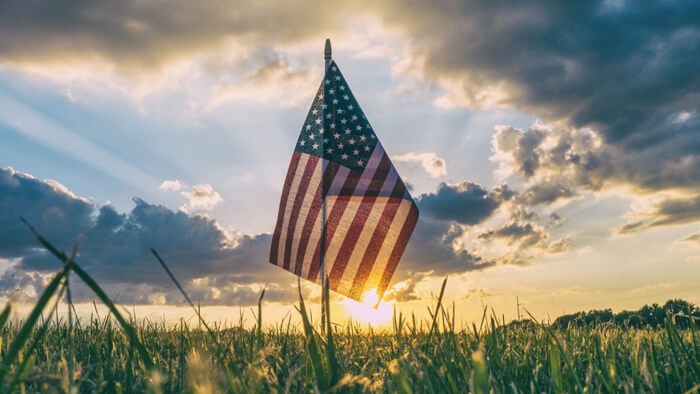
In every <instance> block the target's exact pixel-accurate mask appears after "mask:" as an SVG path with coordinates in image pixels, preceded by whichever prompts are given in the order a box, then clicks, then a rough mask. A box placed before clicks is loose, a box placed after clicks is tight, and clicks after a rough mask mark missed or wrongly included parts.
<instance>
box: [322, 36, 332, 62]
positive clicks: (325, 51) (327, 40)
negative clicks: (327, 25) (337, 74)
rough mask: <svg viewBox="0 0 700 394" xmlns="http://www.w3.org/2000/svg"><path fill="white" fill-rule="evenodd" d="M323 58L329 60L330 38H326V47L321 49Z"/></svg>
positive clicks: (330, 54)
mask: <svg viewBox="0 0 700 394" xmlns="http://www.w3.org/2000/svg"><path fill="white" fill-rule="evenodd" d="M323 55H324V56H323V58H324V59H326V60H330V59H331V56H332V53H331V40H330V38H326V46H325V48H324V49H323Z"/></svg>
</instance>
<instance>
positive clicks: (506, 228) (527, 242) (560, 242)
mask: <svg viewBox="0 0 700 394" xmlns="http://www.w3.org/2000/svg"><path fill="white" fill-rule="evenodd" d="M549 237H550V235H549V233H548V232H547V231H546V230H545V229H543V228H542V227H540V226H538V225H536V224H534V223H531V222H521V221H517V220H512V221H510V222H508V223H505V224H504V225H503V226H501V227H500V228H498V229H495V230H490V231H486V232H483V233H481V234H479V236H478V238H479V239H480V240H483V241H487V242H488V241H493V240H498V239H500V240H504V241H505V242H506V243H507V244H508V245H516V246H517V250H518V252H527V251H528V250H531V249H539V250H542V251H545V252H547V253H561V252H565V251H567V250H569V240H568V239H566V238H560V239H556V240H554V241H551V242H550V241H549Z"/></svg>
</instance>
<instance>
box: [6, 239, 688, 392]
mask: <svg viewBox="0 0 700 394" xmlns="http://www.w3.org/2000/svg"><path fill="white" fill-rule="evenodd" d="M38 239H39V241H40V242H41V243H42V244H43V245H44V246H45V247H46V248H47V249H48V250H49V251H50V252H51V253H53V254H54V255H55V256H56V257H57V258H59V259H60V260H61V261H62V262H63V263H64V265H63V266H64V268H63V270H61V271H60V272H58V273H57V274H56V275H55V277H54V278H53V279H52V280H51V282H50V283H48V285H47V286H46V290H45V291H44V293H43V294H42V295H41V296H40V297H39V299H38V301H37V303H36V305H35V306H34V309H33V310H32V312H31V313H30V314H29V316H27V317H26V318H25V319H24V320H23V321H22V322H16V321H10V320H9V316H10V314H11V308H10V306H9V305H8V306H7V307H5V309H4V310H3V311H2V313H1V314H0V340H1V343H0V356H1V360H2V362H1V365H0V392H3V393H5V392H81V393H82V392H86V393H92V392H107V393H112V392H125V393H131V392H153V393H160V392H192V393H208V392H250V393H258V392H291V393H299V392H391V393H393V392H400V393H413V392H415V393H446V392H458V393H463V392H473V393H487V392H497V393H515V392H527V393H530V392H538V393H539V392H570V393H575V392H589V393H598V392H634V393H637V392H657V393H684V392H688V393H697V392H700V384H699V383H700V332H698V328H697V327H696V324H695V323H692V321H691V324H690V325H689V327H688V328H680V327H679V326H678V325H676V324H675V323H674V321H673V319H672V318H671V317H669V318H668V319H666V321H665V322H664V324H663V326H662V327H660V328H656V329H624V328H621V327H619V326H617V325H589V326H577V327H568V328H566V329H556V330H555V329H553V328H551V327H549V326H547V325H543V324H539V323H537V322H532V321H523V322H516V323H511V324H504V323H503V322H499V321H498V319H497V318H496V317H495V316H493V315H491V314H488V313H487V311H486V310H485V311H484V316H483V319H482V320H481V323H480V324H478V325H476V324H474V325H472V327H470V328H469V329H463V328H458V327H456V325H455V322H454V316H455V313H454V311H453V310H452V308H451V307H445V306H443V303H442V295H443V294H444V293H443V292H444V288H445V287H444V286H445V282H444V283H443V287H442V292H441V293H440V296H439V298H438V300H437V302H436V305H435V307H434V308H432V310H431V313H430V316H431V319H429V320H427V321H416V319H415V318H414V317H413V316H404V315H400V314H399V315H395V316H394V320H393V327H392V329H390V330H388V331H382V332H377V331H373V330H371V329H368V328H366V327H365V328H361V327H359V326H356V325H352V324H351V325H346V326H338V325H334V324H331V323H330V322H328V321H327V324H326V325H325V326H324V327H320V326H319V325H317V324H314V323H313V322H312V321H310V318H309V316H308V314H307V308H306V305H305V304H304V300H303V299H302V298H301V296H300V298H299V304H298V312H299V314H300V316H301V321H302V324H301V325H299V326H295V325H293V324H292V323H291V319H287V320H284V321H281V322H279V324H278V325H277V326H274V327H268V328H265V329H263V328H262V324H261V322H262V314H263V313H264V307H263V301H264V292H263V293H262V294H261V296H260V303H259V304H258V309H257V324H256V325H255V327H253V328H252V329H244V328H227V329H218V328H217V327H211V326H209V325H208V324H207V322H204V321H201V322H200V324H202V329H198V328H197V329H195V328H193V327H189V326H187V325H185V324H184V323H182V324H180V325H175V326H169V325H165V324H163V323H160V324H156V323H149V322H143V321H142V322H138V323H136V322H133V321H130V320H128V319H127V318H125V317H124V316H123V314H122V313H120V312H119V308H117V307H116V305H114V304H113V303H112V302H111V301H110V299H109V298H108V297H107V296H106V294H104V292H103V291H102V289H101V288H100V286H99V284H98V283H96V282H95V281H94V280H92V278H91V277H90V276H89V275H88V274H87V273H85V272H84V271H83V270H82V269H81V268H80V266H79V265H77V264H76V263H75V262H74V261H73V258H72V257H71V256H67V255H65V254H64V253H63V252H61V251H59V250H56V249H55V248H54V247H53V246H52V245H51V244H49V243H48V242H47V241H46V240H44V239H43V238H41V237H40V236H38ZM154 254H155V253H154ZM156 257H157V255H156ZM159 260H160V259H159ZM161 262H162V261H161ZM163 266H164V268H165V270H166V271H167V272H168V274H170V272H169V271H168V270H167V266H166V265H165V264H164V263H163ZM69 273H73V274H74V275H75V277H77V278H78V279H80V280H81V281H83V282H84V283H85V284H86V285H87V286H88V287H90V288H91V289H92V291H94V293H95V295H96V297H97V298H98V299H99V300H101V302H102V303H104V304H105V306H106V307H107V308H108V309H109V310H110V315H109V316H104V317H102V318H97V317H94V318H92V319H90V320H89V321H76V320H75V319H74V318H73V315H72V313H70V312H69V313H68V317H67V318H66V319H58V318H57V317H56V316H57V308H58V307H59V306H60V305H65V304H62V303H60V302H59V301H61V300H65V301H67V303H68V305H69V306H70V305H71V303H70V284H69V282H68V278H69ZM171 279H172V280H173V281H174V283H175V284H176V285H177V286H178V287H180V286H179V284H178V283H177V280H176V279H175V278H174V277H172V276H171ZM326 291H327V290H326ZM183 295H184V296H185V297H186V294H184V292H183ZM187 300H188V301H190V300H189V298H187ZM190 304H191V302H190ZM324 307H325V308H326V309H327V310H328V304H326V305H324ZM195 310H196V309H195ZM69 311H70V308H69Z"/></svg>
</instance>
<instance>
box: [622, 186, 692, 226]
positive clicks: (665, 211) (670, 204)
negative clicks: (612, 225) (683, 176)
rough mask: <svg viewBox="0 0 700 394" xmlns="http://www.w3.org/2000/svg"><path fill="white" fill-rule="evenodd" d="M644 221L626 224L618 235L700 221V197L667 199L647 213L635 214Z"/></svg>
mask: <svg viewBox="0 0 700 394" xmlns="http://www.w3.org/2000/svg"><path fill="white" fill-rule="evenodd" d="M633 214H634V216H641V217H643V218H644V219H641V220H635V221H633V222H630V223H626V224H624V225H622V226H620V227H618V228H616V229H614V231H613V232H614V233H616V234H633V233H636V232H639V231H642V230H645V229H648V228H653V227H665V226H677V225H683V224H689V223H694V222H697V221H700V195H697V196H693V197H685V198H666V199H664V200H662V201H660V202H658V203H656V204H655V205H654V206H653V207H651V209H649V210H647V211H639V212H633Z"/></svg>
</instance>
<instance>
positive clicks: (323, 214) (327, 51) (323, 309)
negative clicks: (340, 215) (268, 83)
mask: <svg viewBox="0 0 700 394" xmlns="http://www.w3.org/2000/svg"><path fill="white" fill-rule="evenodd" d="M323 58H324V60H325V67H324V69H323V70H324V71H323V75H324V82H323V101H324V104H325V101H326V83H325V76H326V72H327V71H328V66H330V64H331V58H332V51H331V40H330V39H328V38H326V44H325V46H324V48H323ZM321 108H322V110H321V114H322V116H323V123H324V127H323V133H322V134H321V239H320V247H321V253H320V256H319V257H320V260H321V267H320V270H319V272H320V274H321V330H322V331H323V332H325V330H326V302H328V300H326V195H325V192H326V190H325V187H326V182H325V176H326V160H325V159H324V157H323V156H324V155H325V150H326V147H325V139H326V137H325V134H326V127H325V122H326V113H325V105H322V106H321Z"/></svg>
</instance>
